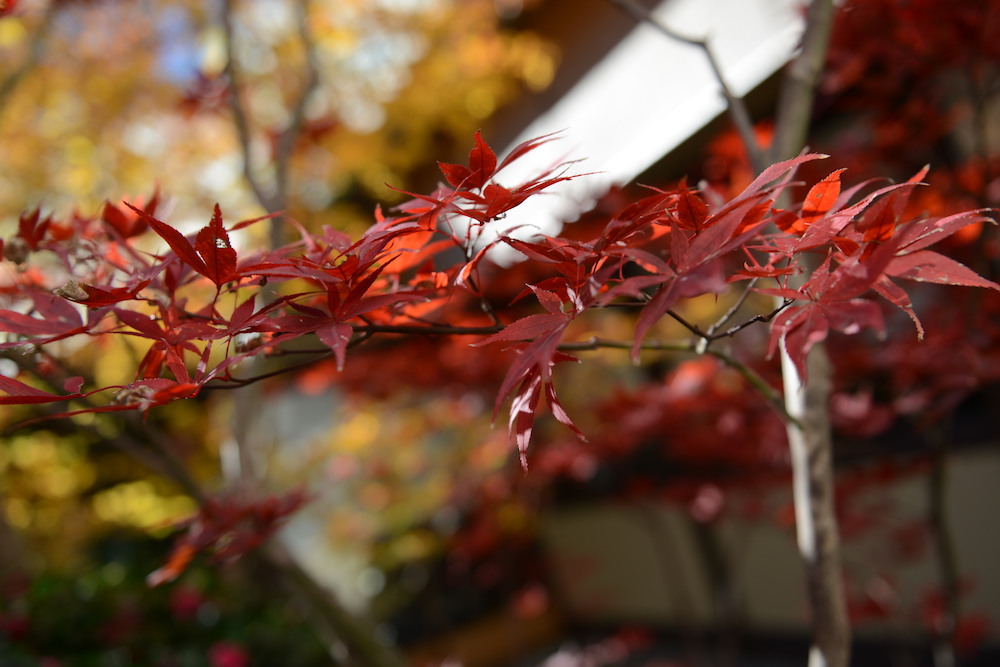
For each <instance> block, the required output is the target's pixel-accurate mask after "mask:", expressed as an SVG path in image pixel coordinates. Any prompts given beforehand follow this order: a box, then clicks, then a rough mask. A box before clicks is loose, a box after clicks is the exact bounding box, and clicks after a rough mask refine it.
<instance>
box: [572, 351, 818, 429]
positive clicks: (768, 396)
mask: <svg viewBox="0 0 1000 667" xmlns="http://www.w3.org/2000/svg"><path fill="white" fill-rule="evenodd" d="M632 346H633V344H632V341H620V340H609V339H607V338H601V337H599V336H591V337H590V338H588V339H587V340H583V341H578V342H573V343H562V344H560V345H559V349H560V350H561V351H564V352H581V351H585V350H597V349H600V348H610V349H617V350H631V349H632ZM699 347H700V344H699V343H695V342H692V341H657V340H646V341H643V342H642V343H641V344H640V345H639V349H640V350H654V351H669V352H695V353H698V354H708V355H711V356H713V357H715V358H716V359H718V360H719V361H721V362H723V363H724V364H726V365H727V366H729V367H730V368H732V369H734V370H736V371H737V372H739V374H740V375H742V376H743V379H745V380H746V381H747V383H749V384H750V386H751V387H753V389H754V390H756V391H757V393H758V394H760V396H761V398H763V399H764V400H765V401H766V402H767V404H768V405H769V406H771V408H772V409H773V410H774V411H775V412H777V413H778V414H779V415H780V416H781V419H782V420H783V421H784V422H785V423H790V424H795V425H796V426H798V427H799V428H802V424H801V422H800V421H799V419H798V418H797V417H795V416H794V415H792V414H791V413H789V412H788V410H787V409H786V407H785V401H784V398H783V397H782V395H781V393H780V392H779V391H777V390H776V389H775V388H774V387H772V386H771V385H770V384H768V383H767V381H766V380H765V379H764V378H762V377H761V376H760V375H759V374H758V373H757V372H756V371H754V370H753V369H752V368H750V367H749V366H747V365H746V364H744V363H743V362H742V361H740V360H739V359H737V358H736V357H734V356H732V355H731V354H728V353H726V352H723V351H721V350H716V349H712V348H709V349H707V350H700V349H699Z"/></svg>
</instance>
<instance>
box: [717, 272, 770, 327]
mask: <svg viewBox="0 0 1000 667" xmlns="http://www.w3.org/2000/svg"><path fill="white" fill-rule="evenodd" d="M757 280H758V279H757V278H752V279H751V280H750V282H749V283H747V286H746V288H745V289H744V290H743V294H741V295H740V298H739V299H737V300H736V303H734V304H733V305H732V306H730V307H729V309H728V310H727V311H726V312H724V313H723V314H722V317H720V318H719V319H718V320H716V321H715V322H714V323H713V324H712V326H710V327H708V329H707V330H706V331H705V333H707V334H708V335H709V336H711V335H713V334H714V333H715V332H716V331H718V330H719V329H721V328H722V327H724V326H726V324H727V323H728V322H729V321H730V320H731V319H733V317H735V316H736V313H737V311H739V309H740V308H742V307H743V304H744V303H745V302H746V300H747V297H749V296H750V292H751V291H753V288H754V286H755V285H756V284H757Z"/></svg>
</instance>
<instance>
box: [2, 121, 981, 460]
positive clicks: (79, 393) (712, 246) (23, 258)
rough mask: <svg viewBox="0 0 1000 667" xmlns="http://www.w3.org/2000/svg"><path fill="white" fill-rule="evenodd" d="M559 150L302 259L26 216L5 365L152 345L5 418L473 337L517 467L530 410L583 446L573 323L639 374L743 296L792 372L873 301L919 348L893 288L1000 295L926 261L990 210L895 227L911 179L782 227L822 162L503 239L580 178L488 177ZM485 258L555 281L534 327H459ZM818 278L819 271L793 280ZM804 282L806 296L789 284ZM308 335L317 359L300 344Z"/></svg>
mask: <svg viewBox="0 0 1000 667" xmlns="http://www.w3.org/2000/svg"><path fill="white" fill-rule="evenodd" d="M552 138H553V137H551V136H546V137H541V138H538V139H534V140H531V141H528V142H525V143H524V144H522V145H520V146H518V147H517V148H515V149H514V150H513V151H512V152H511V153H510V155H508V156H507V157H506V158H504V159H503V160H498V159H497V156H496V155H495V153H494V152H493V150H492V149H491V148H490V147H489V146H488V145H487V143H486V142H485V141H484V140H483V138H482V137H481V135H480V134H479V133H477V134H476V136H475V142H474V146H473V148H472V150H471V152H470V154H469V160H468V165H455V164H444V163H442V164H441V165H440V167H441V171H442V173H443V174H444V177H445V180H446V181H447V183H446V184H442V185H441V186H440V187H438V189H437V190H435V191H434V192H432V193H430V194H413V193H408V194H410V195H411V196H412V197H413V199H412V200H411V201H410V202H408V203H406V204H404V205H403V206H401V207H400V208H399V210H398V211H396V212H395V214H394V215H392V216H383V215H382V214H381V213H380V212H376V221H375V223H374V224H373V225H372V226H371V227H370V228H369V229H368V230H367V231H366V232H365V233H364V234H362V235H361V237H360V238H359V239H358V240H356V241H352V240H351V239H350V238H349V237H348V236H347V235H345V234H343V233H341V232H338V231H335V230H332V229H328V228H326V229H323V230H322V231H320V232H319V233H311V232H308V231H306V230H305V229H302V228H301V227H298V226H297V225H295V226H296V229H297V230H298V233H299V236H300V238H299V240H298V241H296V242H293V243H290V244H288V245H286V246H284V247H280V248H274V249H268V250H261V251H256V252H249V253H243V254H242V255H241V254H240V253H238V251H237V249H236V248H235V247H234V246H233V243H232V242H231V239H230V234H231V233H233V232H236V231H237V230H240V229H243V228H246V227H248V226H250V225H252V224H254V223H257V222H259V221H261V220H263V219H266V218H256V219H252V220H244V221H240V222H237V223H235V224H232V225H229V226H227V225H226V224H225V222H224V220H223V215H222V212H221V210H220V208H219V207H218V206H216V208H215V210H214V212H213V213H212V215H211V217H210V219H209V222H208V223H207V224H206V225H205V226H204V227H202V228H201V229H200V230H198V231H196V232H195V233H193V234H184V233H182V232H181V231H179V230H177V229H176V228H174V227H173V226H171V225H169V224H167V223H166V222H163V221H162V220H160V219H159V218H157V217H156V210H157V206H158V205H159V198H158V196H155V195H154V196H153V197H152V198H151V199H150V201H149V202H148V203H147V204H146V205H145V206H140V205H132V204H125V205H124V207H123V208H119V207H117V206H115V205H112V204H108V205H107V206H106V207H105V208H104V210H103V212H102V214H101V215H100V216H99V217H97V218H93V219H91V218H87V217H84V216H80V215H78V214H75V215H74V216H72V217H71V218H70V219H68V220H66V221H56V220H54V219H52V218H51V217H42V216H41V214H40V212H39V211H37V210H36V211H34V212H31V213H27V214H25V215H22V216H21V218H20V220H19V224H18V231H17V233H16V234H15V235H14V236H12V237H11V238H8V239H6V240H5V241H3V246H2V251H3V256H4V258H5V262H4V266H5V268H4V278H3V280H4V283H5V284H4V285H3V286H2V288H0V294H2V295H3V297H2V298H3V300H4V303H3V306H4V307H3V308H2V309H0V331H2V332H3V333H5V334H6V336H5V340H4V341H3V342H2V343H0V350H11V349H15V348H21V349H34V350H37V351H40V352H41V353H42V354H51V355H57V354H58V350H57V346H56V345H55V344H56V343H58V342H59V341H63V340H65V339H69V338H74V337H91V338H102V337H113V336H127V337H130V338H133V339H140V340H142V341H144V342H145V343H146V345H147V347H146V351H145V353H144V354H143V356H142V357H141V358H140V359H139V361H138V363H137V365H136V368H135V373H134V376H133V378H132V380H131V382H129V383H127V384H124V385H120V386H111V387H87V388H84V386H83V385H84V381H83V379H82V378H78V377H72V378H63V379H62V382H61V384H62V388H63V393H57V391H53V390H52V388H53V387H52V386H51V381H50V384H49V387H48V388H47V389H46V388H41V386H44V380H45V379H46V378H44V377H36V378H35V380H36V381H35V382H31V381H30V380H29V376H31V374H32V373H31V371H32V368H31V367H30V365H29V364H22V369H21V372H20V373H19V374H18V375H17V376H15V377H8V376H0V389H2V390H3V392H4V393H5V395H3V396H0V403H2V404H46V403H57V402H67V401H70V402H71V401H82V400H86V401H87V402H86V404H85V405H84V406H83V407H79V408H77V409H73V410H68V411H64V412H62V413H59V415H60V416H66V415H73V414H77V413H81V412H105V411H119V410H143V411H145V410H148V409H150V408H152V407H154V406H157V405H161V404H164V403H168V402H171V401H175V400H179V399H184V398H190V397H194V396H196V395H198V394H199V393H200V392H201V391H202V390H204V389H206V388H212V387H218V386H239V385H243V384H247V383H249V382H252V381H255V380H257V379H260V378H259V377H253V376H249V377H243V376H241V375H239V373H238V370H239V367H240V365H241V362H243V361H245V360H247V359H249V358H251V357H262V356H277V355H284V354H290V353H291V352H292V349H293V348H295V352H296V353H297V354H302V353H310V352H311V354H312V356H311V358H310V359H311V360H315V359H318V358H331V357H332V359H333V360H334V361H335V365H336V368H337V369H343V367H344V365H345V363H346V362H347V353H348V350H349V349H351V348H352V347H354V346H356V345H358V344H360V343H362V342H364V341H366V340H368V339H370V338H372V337H374V336H376V335H381V334H398V335H402V334H406V335H414V334H422V335H438V336H444V335H450V336H466V337H476V338H477V339H474V342H473V343H472V344H473V346H475V347H476V348H485V347H488V346H493V345H499V346H501V347H503V348H504V349H507V350H510V351H512V352H513V353H514V356H513V357H511V359H510V362H509V365H508V367H507V370H506V374H505V377H504V379H503V381H502V384H501V387H500V390H499V396H498V399H497V403H496V408H495V413H496V412H497V411H499V408H500V407H501V405H502V403H503V401H504V400H505V399H506V398H508V397H510V398H511V403H510V410H509V425H510V432H511V437H512V439H513V441H514V442H515V443H516V445H517V447H518V449H519V451H520V453H521V457H522V462H525V458H524V457H525V455H526V451H527V449H528V445H529V442H530V440H531V435H532V430H533V425H534V422H535V418H536V415H537V413H538V409H539V404H540V403H541V400H542V397H543V396H544V398H545V402H546V403H547V405H548V408H549V410H550V412H551V413H552V414H553V416H554V417H555V418H556V419H557V420H558V421H560V422H562V423H563V424H565V425H566V426H568V427H569V428H571V429H573V430H574V431H575V432H577V434H578V435H579V436H580V437H581V438H582V437H583V434H582V433H580V432H579V430H578V429H577V427H576V426H575V424H574V422H573V420H572V419H571V417H570V414H569V412H568V411H567V410H566V409H565V408H564V407H563V405H562V404H561V402H560V400H559V398H558V396H557V392H556V387H555V382H554V375H553V369H554V367H555V366H556V364H558V363H562V362H565V361H575V360H577V357H576V356H573V355H571V354H570V352H571V351H572V350H573V349H574V348H577V349H584V348H585V347H586V341H581V340H575V337H576V335H577V332H576V329H575V328H574V323H575V322H576V321H577V320H578V319H579V318H580V317H581V316H583V315H584V313H588V312H594V311H597V310H600V309H606V308H612V307H622V306H625V307H628V308H631V309H633V310H634V311H635V312H636V313H637V314H636V319H635V326H634V336H633V338H632V340H631V342H630V345H629V346H630V347H631V352H632V356H633V358H634V359H636V360H638V357H639V354H640V352H641V350H642V349H643V346H644V344H646V343H645V341H646V338H647V335H648V334H649V332H650V331H651V330H652V329H653V328H654V326H655V325H656V324H657V323H658V322H659V321H660V320H661V319H663V318H664V317H665V316H667V315H673V314H674V311H673V310H672V309H673V308H674V307H675V306H677V305H678V304H679V303H681V302H683V301H684V300H686V299H690V298H692V297H696V296H700V295H704V294H720V293H722V292H724V291H726V290H728V289H732V284H733V283H742V284H743V285H744V289H748V290H753V291H756V292H759V293H762V294H766V295H771V296H774V297H777V298H778V299H779V300H780V303H781V305H780V306H779V308H778V310H777V311H776V312H774V313H771V314H770V316H768V317H763V316H758V317H755V318H751V319H750V320H748V322H747V323H746V325H747V326H749V325H750V324H753V323H756V322H761V323H763V322H764V321H766V320H768V319H770V324H769V326H770V334H769V336H770V343H769V345H770V352H771V354H775V353H776V352H777V350H778V348H779V346H782V345H783V346H784V348H785V349H786V350H787V352H788V354H789V355H790V357H791V359H792V361H793V362H794V363H795V365H796V366H797V367H798V369H799V371H800V373H803V374H804V359H805V356H806V354H807V352H808V351H809V349H810V348H811V347H812V346H813V345H815V344H816V343H818V342H820V341H822V340H824V339H825V338H826V337H827V336H828V334H829V332H831V331H836V332H840V333H843V334H855V333H858V332H860V331H862V330H865V329H873V330H875V331H877V332H879V333H884V328H885V327H884V322H883V315H882V310H881V308H880V306H879V304H878V303H877V301H876V297H881V298H882V299H885V300H886V301H888V302H889V303H891V304H894V305H896V306H898V307H899V308H901V309H902V310H903V311H905V312H906V313H907V314H908V315H909V316H910V317H911V318H912V320H913V322H914V323H915V325H916V327H917V329H918V331H920V332H922V328H921V325H920V321H919V319H918V318H917V315H916V313H915V311H914V309H913V306H912V303H911V301H910V299H909V297H908V295H907V293H906V291H905V290H904V289H903V288H902V287H901V286H900V285H899V282H898V281H900V280H911V281H919V282H932V283H941V284H951V285H961V286H975V287H987V288H992V289H1000V286H998V285H996V284H995V283H993V282H991V281H988V280H986V279H984V278H981V277H980V276H979V275H977V274H976V273H975V272H973V271H972V270H970V269H968V268H967V267H965V266H963V265H961V264H959V263H958V262H956V261H954V260H952V259H949V258H947V257H945V256H944V255H941V254H939V253H936V252H934V251H933V250H930V249H929V247H930V246H931V245H932V244H934V243H936V242H937V241H940V240H942V239H944V238H947V237H948V236H950V235H951V234H954V233H955V232H957V231H958V230H960V229H962V228H963V227H965V226H967V225H971V224H975V223H980V222H982V221H984V220H988V219H989V218H988V213H989V211H987V210H974V211H968V212H963V213H959V214H955V215H949V216H944V217H924V218H916V219H906V218H904V214H905V212H906V210H907V206H906V204H907V200H908V197H909V195H910V193H911V192H912V191H913V190H914V189H915V188H917V187H919V185H920V180H921V179H922V178H923V177H924V176H925V172H924V171H922V172H920V173H918V174H917V175H916V176H914V177H913V178H912V179H910V180H909V181H907V182H905V183H899V184H890V185H885V186H883V187H880V188H877V189H875V190H874V191H873V192H871V193H869V194H867V195H864V196H861V197H860V198H859V199H858V201H856V202H855V203H851V202H852V200H854V199H856V198H858V197H859V195H860V193H861V191H862V190H863V188H864V187H865V186H866V185H868V184H862V185H859V186H854V187H851V188H847V189H842V186H841V174H842V172H843V170H836V171H834V172H832V173H831V174H830V175H829V176H827V177H826V178H825V179H823V180H821V181H820V182H819V183H817V184H815V185H813V186H812V187H811V188H809V189H808V191H807V193H806V196H805V198H804V200H803V201H802V202H801V203H797V204H794V205H791V206H786V207H784V208H778V207H777V204H776V199H777V197H778V195H779V194H780V193H782V192H784V191H786V190H792V189H793V188H794V187H795V185H796V184H795V183H794V182H793V181H792V180H791V179H792V178H793V176H794V173H795V171H796V169H797V167H799V166H800V165H802V164H804V163H808V162H812V161H815V160H819V159H821V158H822V157H824V156H821V155H815V154H810V155H803V156H800V157H797V158H794V159H792V160H788V161H785V162H781V163H779V164H776V165H773V166H771V167H769V168H768V169H766V170H765V171H764V172H763V173H762V174H760V176H758V177H757V178H756V179H755V180H754V181H753V182H752V183H750V184H749V185H748V186H747V187H746V188H745V189H744V190H743V191H742V192H741V193H739V194H738V195H736V196H735V197H733V198H732V199H731V200H729V201H727V202H722V203H715V204H712V205H709V203H707V202H706V200H705V199H704V198H703V197H702V196H701V195H700V194H699V193H698V192H697V191H694V190H691V189H688V188H687V187H684V186H681V187H679V188H677V189H674V190H654V191H653V193H652V194H650V195H648V196H646V197H644V198H641V199H639V200H638V201H634V202H632V203H630V204H628V205H627V206H625V207H624V208H623V209H621V210H620V211H618V212H617V213H616V214H614V215H612V216H609V219H607V220H606V221H605V223H604V225H603V229H602V230H601V231H600V233H599V234H598V235H597V236H596V237H595V238H592V239H589V240H571V239H569V238H565V237H559V236H546V235H541V234H537V235H535V236H532V237H524V236H518V235H516V234H515V233H514V231H513V230H511V229H509V228H504V227H503V224H504V223H503V222H502V221H503V218H504V214H505V213H506V212H507V211H509V210H510V209H512V208H514V207H516V206H517V205H519V204H520V203H522V202H523V201H525V200H526V199H528V198H529V197H531V196H534V195H536V194H538V193H540V192H543V191H544V190H546V189H547V188H549V187H550V186H552V185H555V184H556V183H559V182H561V181H564V180H568V179H570V178H573V177H574V176H570V175H566V174H565V173H564V171H557V170H553V171H548V172H545V173H543V174H542V175H540V176H539V177H537V178H535V179H533V180H530V181H528V182H526V183H522V184H520V185H517V186H513V187H508V186H504V185H501V184H500V182H499V180H498V174H500V172H501V171H502V170H503V169H504V168H505V167H506V166H507V165H509V164H510V163H511V162H513V161H515V160H517V159H520V158H522V157H523V156H524V155H526V154H528V153H529V152H530V151H532V150H533V149H535V148H536V147H538V146H539V145H541V144H542V143H545V142H547V141H550V140H552ZM291 224H293V225H294V223H291ZM487 230H489V231H491V232H492V234H487V233H486V232H487ZM154 235H155V236H154ZM151 236H153V237H154V238H157V239H158V240H159V241H160V243H159V245H160V249H159V250H157V251H155V252H150V251H148V250H145V249H143V248H144V246H143V245H141V243H140V242H143V243H148V240H149V238H150V237H151ZM164 244H165V245H166V248H163V247H162V246H163V245H164ZM497 245H506V246H509V247H510V248H513V249H514V250H517V251H518V252H519V253H521V254H522V255H523V256H524V258H525V261H527V262H530V263H533V264H534V265H537V266H538V267H540V268H541V270H543V271H544V274H545V275H547V276H548V277H546V278H543V279H541V280H538V281H536V282H534V283H532V284H526V285H525V286H524V288H523V291H522V292H521V293H520V294H519V295H518V296H517V300H521V301H527V302H530V303H532V304H534V311H533V312H531V313H530V314H527V315H524V316H522V317H519V318H517V319H514V320H513V321H510V322H504V321H502V320H501V319H500V318H499V316H498V315H497V314H496V312H495V311H494V310H493V309H492V308H491V307H490V304H489V303H488V302H485V301H482V303H481V305H482V308H481V309H480V310H481V312H480V314H479V315H478V316H474V317H471V318H470V316H469V315H468V314H467V313H463V312H455V311H454V309H452V310H450V308H452V306H453V304H455V303H456V302H457V301H459V300H458V299H457V295H462V296H463V297H465V298H466V300H468V299H470V298H471V299H473V300H475V299H479V300H483V299H484V296H483V295H484V291H483V289H482V288H481V285H482V284H483V282H484V281H488V280H489V276H490V272H489V271H488V270H485V267H486V266H487V265H488V264H489V262H488V260H489V257H490V255H489V251H490V250H491V249H492V248H494V247H495V246H497ZM456 250H457V252H456ZM42 256H44V257H42ZM734 257H736V258H740V259H742V266H739V263H738V262H737V263H736V264H734V261H733V258H734ZM807 258H808V260H807ZM814 259H815V263H816V265H817V268H816V269H815V270H812V271H811V273H807V268H806V267H807V261H808V262H813V261H814ZM43 261H44V262H45V263H46V270H45V271H44V272H42V271H41V270H40V269H39V266H40V265H41V263H42V262H43ZM800 274H806V275H807V279H805V280H804V281H800V284H798V285H797V286H796V285H795V284H793V283H790V282H789V278H790V277H792V276H796V275H800ZM53 276H61V280H62V282H61V284H53ZM761 325H762V326H763V324H761ZM740 328H741V326H736V327H733V328H730V329H728V330H727V332H729V333H732V332H735V331H738V330H739V329H740ZM691 333H692V334H693V335H696V336H698V337H701V338H702V339H703V340H702V342H701V348H700V349H702V350H703V349H704V346H705V345H706V344H707V343H709V342H710V341H711V340H714V339H716V338H719V337H722V334H715V335H712V336H710V335H708V334H707V333H706V332H702V331H700V330H699V329H697V328H696V327H691ZM729 333H726V334H725V335H729ZM305 338H310V339H312V340H315V341H317V342H318V343H319V345H320V347H318V348H313V349H307V350H303V349H302V347H301V344H298V347H296V345H294V344H295V343H296V342H297V341H300V340H301V339H305ZM691 349H692V351H695V350H696V349H697V346H695V345H694V344H692V346H691ZM14 358H15V360H16V359H17V357H14ZM35 370H38V369H37V368H36V369H35ZM49 379H50V380H51V378H49ZM108 392H113V395H112V396H111V397H110V400H105V402H104V403H103V404H102V403H99V402H96V399H94V398H92V397H94V396H95V395H97V394H106V393H108Z"/></svg>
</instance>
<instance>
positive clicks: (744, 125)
mask: <svg viewBox="0 0 1000 667" xmlns="http://www.w3.org/2000/svg"><path fill="white" fill-rule="evenodd" d="M611 2H612V3H614V4H615V5H617V6H618V7H620V8H621V9H623V10H624V11H625V12H626V13H628V15H629V16H631V17H632V18H633V19H635V20H636V21H638V22H640V23H646V24H648V25H650V26H652V27H653V28H655V29H656V30H658V31H660V32H661V33H662V34H664V35H666V36H667V37H669V38H670V39H673V40H676V41H678V42H682V43H684V44H688V45H690V46H694V47H697V48H699V49H701V51H702V53H704V54H705V58H706V59H707V60H708V65H709V67H711V68H712V73H713V74H714V75H715V80H716V81H717V82H718V84H719V89H720V91H721V92H722V96H723V97H724V98H726V108H727V111H728V113H729V118H730V120H732V122H733V126H734V127H735V128H736V132H737V133H738V134H739V135H740V139H741V140H742V141H743V144H744V145H745V146H746V149H747V155H748V156H749V159H750V165H751V166H752V167H753V169H754V171H755V172H757V173H760V172H761V171H763V170H764V168H765V167H766V166H767V164H766V158H765V155H764V150H763V149H762V148H761V147H760V144H759V143H758V142H757V136H756V134H754V130H753V120H752V119H751V118H750V112H749V111H748V110H747V106H746V104H745V103H744V102H743V98H742V97H740V96H739V95H736V94H735V93H733V91H732V89H731V88H730V87H729V85H728V84H727V83H726V78H725V77H724V76H723V74H722V67H721V66H720V65H719V61H718V59H717V58H716V57H715V53H714V52H713V51H712V48H711V46H709V44H708V38H705V39H696V38H694V37H689V36H687V35H682V34H680V33H678V32H676V31H674V30H673V29H671V28H670V27H669V26H667V25H665V24H664V23H663V22H662V21H660V20H658V19H657V18H656V17H655V16H653V15H652V14H651V13H650V12H649V10H647V9H646V8H645V7H643V6H642V5H640V4H639V3H637V2H635V0H611Z"/></svg>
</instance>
